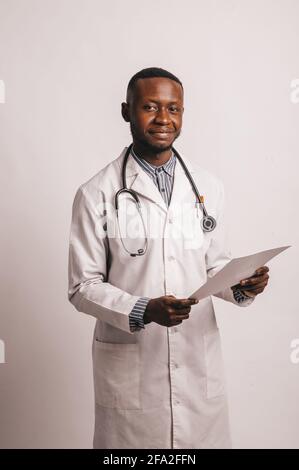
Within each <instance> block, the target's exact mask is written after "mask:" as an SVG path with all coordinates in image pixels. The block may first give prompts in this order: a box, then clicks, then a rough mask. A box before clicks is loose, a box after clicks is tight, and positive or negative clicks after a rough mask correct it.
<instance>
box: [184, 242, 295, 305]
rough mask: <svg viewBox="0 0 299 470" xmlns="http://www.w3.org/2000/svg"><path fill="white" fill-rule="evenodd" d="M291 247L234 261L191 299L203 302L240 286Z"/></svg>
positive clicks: (282, 247) (209, 280)
mask: <svg viewBox="0 0 299 470" xmlns="http://www.w3.org/2000/svg"><path fill="white" fill-rule="evenodd" d="M290 246H291V245H288V246H281V247H279V248H273V249H271V250H266V251H260V252H259V253H254V254H253V255H249V256H242V257H241V258H234V259H232V260H231V261H229V263H227V264H226V265H225V266H224V267H223V268H222V269H221V270H220V271H218V272H217V273H216V274H215V275H214V276H213V277H211V278H209V279H208V280H207V282H206V283H205V284H204V285H203V286H201V287H200V288H199V289H198V290H197V291H195V292H193V294H192V295H190V296H189V299H197V300H201V299H204V298H205V297H207V296H208V295H213V294H217V292H221V291H222V290H224V289H226V288H227V287H231V286H234V285H235V284H238V283H239V282H240V281H241V280H242V279H246V278H248V277H250V276H252V275H253V274H254V272H255V271H256V270H257V269H258V268H261V267H262V266H264V264H265V263H267V262H268V261H270V259H272V258H274V257H275V256H277V255H279V253H281V252H282V251H284V250H287V249H288V248H290Z"/></svg>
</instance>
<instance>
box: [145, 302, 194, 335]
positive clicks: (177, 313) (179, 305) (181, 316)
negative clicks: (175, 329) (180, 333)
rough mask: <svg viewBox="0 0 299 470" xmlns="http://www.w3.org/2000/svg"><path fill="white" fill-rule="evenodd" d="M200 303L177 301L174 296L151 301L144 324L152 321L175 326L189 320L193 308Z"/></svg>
mask: <svg viewBox="0 0 299 470" xmlns="http://www.w3.org/2000/svg"><path fill="white" fill-rule="evenodd" d="M197 303H198V300H195V299H177V298H176V297H174V296H173V295H165V296H163V297H157V298H156V299H151V300H150V301H149V302H148V304H147V307H146V310H145V312H144V324H146V323H150V322H151V321H153V322H155V323H158V324H159V325H162V326H168V327H170V326H175V325H179V324H180V323H182V321H183V320H187V318H189V313H190V310H191V306H192V305H195V304H197Z"/></svg>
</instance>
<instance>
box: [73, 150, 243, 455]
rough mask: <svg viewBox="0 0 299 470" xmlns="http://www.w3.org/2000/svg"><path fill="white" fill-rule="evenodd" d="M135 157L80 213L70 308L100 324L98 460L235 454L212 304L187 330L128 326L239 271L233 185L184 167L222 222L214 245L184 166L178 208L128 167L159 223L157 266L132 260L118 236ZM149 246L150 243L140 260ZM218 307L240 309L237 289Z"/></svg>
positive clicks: (176, 191)
mask: <svg viewBox="0 0 299 470" xmlns="http://www.w3.org/2000/svg"><path fill="white" fill-rule="evenodd" d="M126 149H127V147H126V148H125V149H124V150H123V151H122V153H121V155H120V156H119V157H118V158H117V159H115V160H114V161H112V162H111V163H110V164H108V165H107V166H106V167H105V168H104V169H102V170H101V171H100V172H99V173H97V174H96V175H95V176H94V177H92V178H91V179H90V180H89V181H87V182H86V183H84V184H82V185H81V186H80V187H79V188H78V191H77V193H76V195H75V199H74V204H73V212H72V223H71V233H70V251H69V290H68V297H69V300H70V302H71V303H72V304H73V305H74V306H75V307H76V309H77V310H78V311H80V312H84V313H87V314H90V315H93V316H94V317H96V318H97V322H96V325H95V331H94V339H93V347H92V355H93V367H94V387H95V432H94V443H93V444H94V448H102V449H113V448H120V449H125V448H131V449H134V448H136V449H137V448H146V449H154V448H156V449H162V448H174V449H183V448H227V447H230V433H229V420H228V409H227V398H226V388H225V379H224V374H223V362H222V354H221V344H220V335H219V330H218V327H217V323H216V318H215V313H214V309H213V303H212V299H211V297H208V298H206V299H204V300H202V301H200V302H199V303H198V304H197V305H195V306H193V307H192V310H191V312H190V317H189V319H188V320H185V321H183V323H181V324H180V325H178V326H176V327H171V328H167V327H164V326H160V325H158V324H157V323H154V322H152V323H149V324H147V325H145V329H142V330H139V331H136V332H133V333H132V332H131V331H130V328H129V317H128V316H129V313H130V311H131V310H132V308H133V306H134V304H135V302H136V301H137V299H138V298H139V297H140V296H147V297H150V298H155V297H160V296H163V295H167V294H173V295H175V296H176V297H178V298H187V297H188V296H189V295H191V293H192V292H194V291H195V290H196V289H197V288H198V287H200V286H201V285H202V284H204V283H205V282H206V279H207V276H212V275H214V274H215V273H216V272H217V271H218V270H219V269H221V268H222V267H223V266H224V265H225V264H226V263H227V262H228V261H229V259H230V256H229V252H227V250H226V249H225V246H224V240H225V233H224V227H223V201H224V199H223V198H224V194H223V186H222V183H221V182H220V181H219V180H218V178H216V177H215V176H212V175H211V174H210V173H209V172H207V171H206V170H203V169H201V168H197V169H196V168H195V167H194V166H193V165H191V163H190V161H189V160H187V159H186V158H184V161H185V163H186V165H187V167H188V169H189V171H190V173H191V175H192V177H193V178H194V180H195V182H196V184H197V186H198V188H199V191H200V193H201V194H203V195H204V196H205V202H206V208H207V210H208V213H209V214H210V215H212V216H213V217H215V218H216V220H217V227H216V229H215V230H214V231H213V232H210V233H203V232H202V230H201V228H200V220H201V216H202V213H201V209H199V210H198V209H197V208H196V207H195V196H194V193H193V191H192V189H191V186H190V183H189V182H188V180H187V178H186V176H185V174H184V172H183V169H182V167H181V165H180V163H179V162H178V161H177V163H176V167H175V176H174V186H173V192H172V198H171V203H170V206H169V208H167V206H166V205H165V203H164V201H163V198H162V197H161V194H160V193H159V191H158V189H157V187H156V186H155V184H154V183H153V181H152V180H151V179H150V177H149V176H148V175H147V174H146V173H145V172H144V170H142V168H140V167H139V165H138V164H137V163H136V162H135V160H134V159H133V158H132V157H131V156H129V159H128V164H127V186H128V187H129V188H132V189H134V190H135V191H136V192H137V193H138V195H139V198H140V201H141V205H142V210H143V213H144V216H147V215H148V214H150V222H149V224H148V225H149V228H150V230H151V232H150V235H151V237H150V238H149V239H148V248H147V252H146V254H145V255H144V256H139V257H130V256H129V255H128V254H127V253H126V251H125V250H124V249H123V246H122V243H121V240H120V238H119V236H118V235H119V231H118V229H116V231H114V233H113V229H111V227H113V221H115V213H114V211H113V205H114V196H115V193H116V191H117V190H118V189H119V188H120V187H121V185H122V183H121V166H122V161H123V158H124V154H125V151H126ZM181 208H183V212H182V211H181ZM105 211H106V213H105ZM107 220H108V228H107ZM111 221H112V223H111ZM190 221H191V225H188V223H189V222H190ZM105 223H106V226H105ZM192 224H193V227H196V230H195V231H192V230H191V229H190V227H191V226H192ZM190 234H191V235H192V236H191V237H190ZM140 246H141V247H142V240H141V241H138V244H137V242H136V244H135V249H136V247H138V248H140ZM217 296H218V297H221V298H223V299H225V300H227V301H230V302H233V303H234V304H236V305H237V302H236V301H235V300H234V297H233V294H232V291H231V289H230V288H229V289H227V290H225V291H223V292H220V293H219V294H217ZM251 302H252V300H251V299H249V300H248V301H245V302H244V303H243V304H241V305H242V306H247V305H249V304H250V303H251Z"/></svg>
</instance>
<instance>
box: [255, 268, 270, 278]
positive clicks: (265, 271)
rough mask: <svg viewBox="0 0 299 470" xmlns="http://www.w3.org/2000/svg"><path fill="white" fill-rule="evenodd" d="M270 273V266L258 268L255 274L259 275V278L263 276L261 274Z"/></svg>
mask: <svg viewBox="0 0 299 470" xmlns="http://www.w3.org/2000/svg"><path fill="white" fill-rule="evenodd" d="M268 271H269V268H268V266H262V267H260V268H258V269H257V270H256V271H255V272H254V274H257V275H258V276H259V275H261V274H265V273H267V272H268Z"/></svg>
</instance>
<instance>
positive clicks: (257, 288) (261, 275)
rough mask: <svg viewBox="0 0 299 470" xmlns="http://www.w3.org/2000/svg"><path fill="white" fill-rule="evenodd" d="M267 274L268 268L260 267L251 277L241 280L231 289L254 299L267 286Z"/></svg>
mask: <svg viewBox="0 0 299 470" xmlns="http://www.w3.org/2000/svg"><path fill="white" fill-rule="evenodd" d="M268 272H269V268H268V266H262V267H261V268H258V269H257V270H256V271H255V273H254V274H253V275H252V276H250V277H248V278H246V279H242V281H240V283H239V284H236V285H235V286H233V288H238V289H240V290H242V292H244V294H246V295H248V296H249V297H255V296H256V295H258V294H261V293H262V292H263V291H264V289H265V287H266V285H267V284H268V280H269V274H268Z"/></svg>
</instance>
